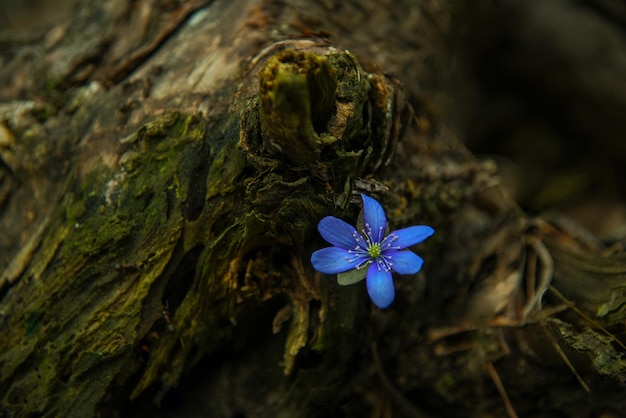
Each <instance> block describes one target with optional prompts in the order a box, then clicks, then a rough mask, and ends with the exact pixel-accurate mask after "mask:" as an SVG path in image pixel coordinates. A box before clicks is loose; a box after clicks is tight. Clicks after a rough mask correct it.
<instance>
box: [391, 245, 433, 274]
mask: <svg viewBox="0 0 626 418" xmlns="http://www.w3.org/2000/svg"><path fill="white" fill-rule="evenodd" d="M385 255H386V256H391V268H392V269H393V271H395V272H396V273H400V274H415V273H417V272H418V271H420V270H421V269H422V264H424V260H423V259H422V257H420V256H419V255H417V254H415V253H414V252H413V251H409V250H406V251H385Z"/></svg>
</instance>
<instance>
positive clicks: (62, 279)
mask: <svg viewBox="0 0 626 418" xmlns="http://www.w3.org/2000/svg"><path fill="white" fill-rule="evenodd" d="M548 3H549V4H550V5H551V6H552V7H553V9H550V10H551V12H553V13H557V14H558V15H559V16H565V17H564V18H571V19H572V22H577V20H576V19H579V18H580V16H589V13H592V12H591V11H593V13H594V14H593V19H596V20H593V19H591V18H589V17H587V19H591V20H585V19H583V21H585V22H588V21H592V22H596V23H595V24H596V25H599V26H598V27H600V28H602V29H601V30H603V31H605V32H603V33H606V37H607V38H606V39H613V40H615V39H616V38H615V33H617V32H619V30H620V26H619V22H621V21H622V20H620V18H619V16H622V18H623V10H622V14H621V15H620V14H619V5H617V3H615V4H613V3H611V2H610V1H605V2H582V3H584V4H583V5H579V4H578V3H575V4H574V2H571V3H570V2H566V1H560V2H559V1H551V2H546V4H548ZM70 4H71V7H68V10H72V12H71V13H69V14H67V15H64V16H62V17H59V18H58V19H56V20H55V21H53V22H52V23H46V24H42V25H38V26H35V27H29V28H26V29H23V30H15V31H11V30H5V31H3V32H0V36H1V37H0V48H1V49H0V52H1V55H0V60H1V62H0V63H1V69H0V82H1V83H2V85H3V88H2V89H1V90H0V99H1V100H2V103H1V104H0V231H2V233H1V234H0V251H1V252H0V272H1V275H0V298H1V299H0V333H1V337H2V338H0V396H1V405H2V413H3V414H4V416H7V417H35V416H46V417H48V416H50V417H52V416H69V417H86V416H162V417H175V416H211V417H288V416H300V417H317V416H336V417H361V416H375V417H378V416H380V417H383V416H409V417H423V416H450V417H456V416H477V417H479V416H506V415H507V414H508V416H511V417H512V416H534V417H536V416H590V415H591V416H619V414H620V413H621V411H624V410H626V400H625V398H624V396H623V390H624V387H623V385H624V381H625V379H626V360H625V358H624V353H625V352H626V347H625V346H624V343H623V341H624V340H625V338H626V335H625V334H626V333H625V329H624V327H625V324H626V256H625V255H624V252H623V249H622V244H623V241H620V240H621V239H623V235H622V236H619V237H617V238H616V237H612V238H611V239H610V240H609V239H608V238H607V239H605V240H601V239H599V238H597V237H595V236H593V235H590V234H588V233H586V232H584V231H583V230H582V229H579V228H576V227H572V226H571V225H570V224H568V223H566V222H564V221H562V220H561V219H560V218H558V217H554V216H553V217H550V218H548V217H547V216H542V217H531V216H529V215H527V214H526V213H525V212H524V211H523V210H522V209H520V206H518V204H516V203H515V201H514V199H512V198H511V194H510V193H509V189H508V188H506V187H504V186H503V185H502V182H501V178H500V177H499V176H498V172H497V168H496V165H495V164H494V163H493V161H491V160H479V159H477V158H475V157H474V156H473V155H472V154H471V153H470V152H469V151H468V150H467V149H466V148H465V146H464V145H463V144H462V143H461V142H460V141H459V140H458V139H457V138H456V136H455V135H454V134H452V133H451V131H450V130H449V129H448V124H450V125H453V126H456V127H457V129H458V131H459V132H461V133H462V135H465V132H467V136H468V137H469V142H470V143H479V142H480V139H481V138H487V139H489V138H492V137H493V135H494V134H493V132H497V128H498V125H497V124H496V125H494V124H491V123H490V122H489V121H490V120H491V119H489V118H488V117H487V116H488V115H487V112H483V113H480V112H479V111H474V110H471V111H470V109H471V108H473V106H471V104H472V103H493V102H497V101H492V102H490V101H489V94H493V92H494V91H503V90H501V89H499V88H493V85H491V84H490V82H491V81H493V80H497V79H496V78H495V77H490V76H489V75H485V72H484V71H481V68H482V67H481V64H480V63H481V62H482V61H481V60H479V59H476V57H480V56H481V53H484V52H485V51H491V52H490V53H491V54H492V51H493V49H491V48H492V47H493V45H494V44H493V43H490V42H484V41H482V42H478V40H480V39H482V38H487V39H492V38H490V36H493V35H494V34H501V33H503V31H502V30H498V29H496V28H494V27H495V26H498V25H497V24H494V23H493V22H500V21H501V19H500V18H502V16H508V17H510V16H515V18H511V21H512V22H514V23H515V24H518V25H520V26H521V27H531V28H532V27H533V26H532V24H536V25H537V26H538V27H541V28H547V27H550V25H545V24H543V25H542V24H541V19H539V18H538V16H541V13H540V12H541V10H537V9H535V8H534V7H532V6H528V5H525V3H524V2H521V3H520V2H515V1H510V2H503V4H505V5H507V6H506V7H505V6H502V5H500V6H494V5H493V4H492V2H489V1H481V2H476V3H475V4H474V3H472V4H473V7H472V8H467V9H466V8H464V7H462V6H458V5H456V2H446V1H435V0H432V1H430V0H423V1H420V2H414V1H408V0H407V1H388V2H386V1H383V2H381V1H367V0H361V1H350V2H344V1H322V2H310V1H305V0H296V1H290V2H275V1H262V0H240V1H232V2H231V1H226V0H224V1H221V0H215V1H191V2H186V3H179V2H169V1H139V2H105V3H103V4H98V3H96V2H88V1H76V2H74V3H70ZM541 7H547V6H541ZM615 8H617V9H616V10H614V9H615ZM555 10H556V11H557V12H555ZM519 11H522V12H523V13H516V12H519ZM609 11H611V13H609ZM514 12H515V13H514ZM600 12H602V13H600ZM603 13H604V14H603ZM598 16H599V17H598ZM606 16H614V20H610V19H607V18H606ZM503 21H504V20H503ZM483 22H489V23H491V24H493V26H494V27H491V26H490V25H484V24H483ZM529 22H530V23H529ZM531 23H532V24H531ZM473 25H476V26H473ZM524 25H525V26H524ZM563 27H564V26H561V28H563ZM565 27H566V26H565ZM595 28H596V26H594V25H591V29H589V28H588V29H589V30H591V33H593V34H596V32H594V30H595ZM516 33H517V32H514V31H511V33H510V36H509V37H508V38H505V39H506V40H507V41H508V43H505V44H506V45H507V46H509V47H510V46H511V45H517V46H518V48H517V49H518V50H519V51H520V53H521V54H523V53H524V52H528V51H529V49H525V48H524V47H520V46H519V45H531V44H532V45H534V44H535V43H534V42H531V41H529V40H528V39H529V37H531V36H530V35H529V37H524V36H519V35H516ZM534 33H535V32H533V34H534ZM555 33H556V32H555ZM467 39H471V40H472V42H470V43H465V42H466V41H467ZM550 39H551V40H552V41H553V43H550V42H546V45H548V46H549V45H554V50H556V51H561V52H562V55H561V57H562V58H563V60H564V61H566V62H569V63H571V62H574V64H572V66H573V68H574V69H573V70H572V72H571V73H570V76H571V77H570V78H567V77H565V78H562V79H561V78H558V77H555V79H553V78H550V77H552V75H551V74H552V73H551V72H550V71H543V70H542V69H541V68H539V69H537V68H532V66H530V67H531V68H530V69H528V68H526V69H524V67H523V66H518V65H516V63H517V62H518V61H516V59H514V58H512V57H511V56H510V55H508V54H507V53H506V52H504V53H502V54H500V55H497V56H496V55H493V54H492V55H493V56H496V57H497V59H495V60H494V66H493V67H491V66H489V69H490V70H493V69H494V68H500V66H501V67H502V68H506V66H507V65H511V66H513V67H514V68H515V69H519V71H518V72H515V71H509V72H506V74H509V75H511V74H512V75H511V77H513V78H514V79H515V80H519V79H523V80H526V83H527V84H528V85H531V86H534V87H535V88H536V89H537V90H535V91H532V90H531V91H530V92H529V91H525V94H526V96H524V97H526V98H537V97H538V98H539V99H538V100H539V101H543V102H542V103H548V99H543V97H544V96H545V97H547V98H549V100H552V101H553V103H554V104H553V105H552V106H557V107H558V110H555V111H554V113H553V114H554V115H555V116H554V119H551V120H556V121H558V123H560V125H559V126H565V127H569V128H571V129H572V130H574V131H576V132H579V133H581V132H582V133H581V134H580V137H579V139H578V140H580V141H583V142H584V141H585V140H588V142H589V148H592V145H593V144H596V142H594V141H591V140H590V139H589V138H591V137H594V138H595V136H598V137H601V138H603V139H604V142H602V144H603V145H602V146H598V147H597V148H598V149H600V150H603V149H604V150H606V149H608V150H610V151H609V152H611V153H613V154H614V158H616V161H620V159H622V158H624V155H623V147H622V146H623V142H620V141H612V140H611V139H610V138H609V137H610V136H611V135H614V136H615V135H618V134H620V133H621V134H622V135H623V133H624V131H625V130H626V128H623V127H622V125H621V124H623V119H622V118H620V117H619V115H621V114H622V113H620V112H617V110H616V113H615V114H614V115H613V116H611V114H608V115H607V114H606V112H602V111H598V110H597V108H598V107H593V106H591V105H590V104H593V103H599V105H598V106H600V108H606V109H614V108H615V106H618V107H619V106H621V107H619V108H620V109H621V108H622V107H624V106H623V105H622V104H623V103H624V100H625V97H626V94H620V91H619V90H615V88H611V87H610V86H613V85H614V84H617V85H619V84H620V81H619V80H620V79H619V77H617V76H615V74H620V73H621V74H623V72H620V71H621V63H622V61H621V60H620V57H622V56H623V55H624V54H625V53H626V52H625V51H626V47H624V45H623V44H620V43H617V42H618V41H614V42H616V43H613V44H611V43H610V42H609V44H610V45H612V48H609V51H610V54H611V56H613V57H615V60H614V61H613V62H612V63H613V64H614V65H606V66H603V68H604V69H605V74H606V77H604V78H602V80H604V81H605V82H606V84H601V85H600V86H599V87H598V86H597V84H593V83H592V84H590V85H589V87H588V90H584V91H583V94H584V92H585V91H588V92H592V93H595V94H596V95H595V96H593V97H594V100H595V101H594V100H592V101H584V100H580V101H570V100H567V97H568V96H567V94H568V91H569V90H568V86H571V85H572V84H576V83H578V80H580V79H582V80H587V78H586V77H585V76H586V74H587V72H586V71H587V70H586V69H585V67H584V64H587V63H588V60H586V59H583V58H581V55H580V54H577V53H576V52H571V51H567V50H566V49H565V48H564V47H563V45H568V44H567V43H564V42H561V43H559V39H560V38H559V37H558V36H557V35H552V36H550ZM524 42H528V44H525V43H524ZM620 42H621V41H620ZM459 45H465V46H466V48H464V49H463V53H462V54H455V51H458V50H459ZM476 45H480V46H479V47H478V46H476ZM546 50H547V51H548V52H546V54H547V55H550V56H552V57H554V56H557V57H558V55H556V54H550V53H549V52H550V48H549V47H546ZM563 51H564V52H563ZM582 51H583V52H584V51H585V50H584V49H583V50H582ZM570 52H571V53H570ZM522 56H523V55H522ZM582 56H583V57H584V53H583V54H582ZM567 57H576V58H577V59H580V63H582V64H580V65H578V64H575V62H576V61H575V60H574V59H570V60H567ZM457 60H458V61H457ZM522 61H523V62H527V61H525V60H522ZM530 61H531V62H534V61H532V60H530ZM539 61H541V62H544V61H545V60H543V61H542V60H537V62H539ZM456 62H462V63H463V65H462V67H463V70H462V71H461V70H456V71H454V70H453V69H452V68H453V67H454V66H453V64H454V63H456ZM555 62H558V60H557V59H556V58H555ZM546 65H548V66H549V65H556V64H554V63H548V64H546ZM466 68H470V69H474V70H476V71H477V72H476V73H472V72H471V71H465V69H466ZM520 68H521V69H520ZM550 68H552V67H550ZM454 74H457V75H456V76H455V75H454ZM459 74H462V75H459ZM487 74H488V73H487ZM542 74H544V75H543V76H542ZM545 74H548V76H546V75H545ZM516 77H517V78H516ZM533 77H535V78H533ZM503 78H505V77H503ZM449 79H454V80H457V82H459V84H460V85H464V86H465V85H473V84H474V83H469V82H468V80H473V81H477V83H480V84H479V87H473V88H467V87H463V88H458V90H456V93H458V96H456V95H455V93H454V91H453V90H451V89H452V88H453V87H450V86H454V84H447V85H446V86H447V90H446V89H444V88H443V86H444V84H443V81H444V80H449ZM537 80H539V81H537ZM542 83H543V84H542ZM496 84H497V83H496ZM504 84H507V83H504ZM512 84H514V83H512ZM500 87H501V86H500ZM481 89H482V90H481ZM550 89H552V90H550ZM546 90H547V91H548V92H547V93H546ZM607 90H610V91H613V92H614V94H608V93H606V91H607ZM508 91H509V93H510V92H511V91H510V90H508ZM518 93H519V92H518ZM533 94H534V95H533ZM511 96H514V97H515V98H516V99H515V100H510V103H514V104H515V105H516V106H519V103H520V102H521V101H520V100H518V99H519V97H520V95H519V94H511ZM456 97H460V98H463V101H465V102H466V103H467V104H468V105H467V106H466V107H464V106H463V105H451V103H452V100H453V99H455V98H456ZM607 97H608V98H607ZM529 100H530V99H529ZM585 106H588V107H585ZM437 107H438V108H439V109H441V110H440V111H435V110H433V109H435V108H437ZM547 107H550V106H547ZM512 108H513V109H518V108H516V107H515V106H513V107H512ZM509 109H510V108H509ZM568 112H571V113H575V114H577V115H584V116H586V117H587V118H586V119H585V118H583V117H582V116H580V117H576V118H570V117H566V116H565V115H567V114H568ZM513 113H514V114H515V115H519V113H515V112H513ZM451 115H456V116H451ZM464 115H465V116H464ZM467 115H471V119H472V120H475V119H477V120H481V118H483V119H482V120H483V122H484V123H482V124H481V126H482V127H483V128H484V131H483V133H481V132H480V131H479V130H474V129H469V128H467V127H466V126H467V120H468V119H466V117H467ZM503 119H504V120H508V121H511V120H513V121H515V120H519V119H516V118H515V117H510V114H509V115H508V117H506V118H503ZM485 120H486V122H485ZM607 121H608V122H607ZM494 126H495V127H494ZM464 127H465V128H464ZM600 128H602V129H603V130H602V131H601V132H598V129H600ZM477 129H478V128H477ZM564 129H565V128H564ZM485 132H487V133H485ZM516 134H517V135H519V136H521V137H523V138H525V139H527V140H528V141H529V143H531V144H536V142H534V141H535V140H534V139H532V138H531V135H527V136H523V135H522V134H520V133H519V131H518V132H516ZM585 135H587V136H585ZM622 137H623V136H622ZM528 138H530V139H528ZM552 139H554V138H552ZM550 143H552V142H550ZM476 146H477V147H478V148H480V146H485V145H484V144H478V145H476ZM598 152H601V151H598ZM622 161H623V160H622ZM621 170H622V169H621V168H620V169H618V170H617V171H618V172H621ZM521 171H522V172H523V171H524V170H521ZM566 178H567V180H568V182H567V184H570V183H571V182H572V181H574V180H571V181H570V177H567V176H566ZM600 180H602V177H601V176H600V178H599V180H598V181H600ZM528 183H529V185H528V187H529V189H528V190H536V188H537V187H541V186H537V185H536V182H535V181H534V179H533V178H529V180H528ZM512 184H514V183H512ZM533 187H534V188H535V189H533ZM619 187H623V185H621V186H619ZM619 187H617V189H619ZM512 189H513V190H514V191H517V192H518V193H517V194H515V196H516V197H520V198H521V199H522V203H523V204H524V206H525V207H530V208H533V209H536V208H537V207H539V208H544V207H547V206H548V205H549V203H551V202H554V201H551V200H550V198H551V197H552V196H553V194H551V193H550V189H549V188H546V189H547V190H544V191H543V192H544V194H545V196H546V199H544V200H543V201H541V202H540V204H538V203H537V202H536V201H532V200H529V199H524V196H525V195H524V193H520V192H519V190H518V188H515V187H513V188H512ZM553 189H555V190H557V189H558V185H557V186H553ZM360 192H365V193H368V194H371V195H373V196H375V197H377V198H378V199H379V200H380V201H381V203H382V204H383V206H384V207H385V209H386V211H387V216H388V218H389V221H390V223H392V227H393V228H400V227H403V226H408V225H412V224H428V225H432V226H434V227H435V229H436V231H437V233H436V235H435V236H434V237H433V238H432V239H430V240H429V241H428V242H427V243H426V244H424V245H421V246H420V247H419V250H420V255H421V256H422V257H423V258H424V259H425V260H426V264H425V268H424V270H423V272H421V273H419V274H418V275H416V277H402V278H397V280H396V285H397V300H396V301H395V302H394V304H393V305H392V307H391V308H390V309H388V310H385V311H380V310H378V309H376V308H375V307H374V306H373V305H371V304H370V302H369V300H368V298H367V295H366V292H365V288H364V286H363V285H362V284H359V285H354V286H347V287H341V286H339V285H338V284H337V283H336V282H335V280H334V278H330V277H326V276H323V275H321V274H319V273H317V272H315V271H314V270H313V269H312V267H311V265H310V262H309V257H310V254H311V252H312V251H313V250H315V249H318V248H320V247H321V246H324V245H325V244H324V243H323V242H322V240H321V238H320V237H319V236H318V234H317V231H316V225H317V222H318V221H319V219H321V218H322V217H323V216H326V215H334V216H338V217H341V218H344V219H346V220H348V221H351V222H353V221H355V220H356V217H357V214H358V212H359V205H358V194H359V193H360ZM556 202H557V203H561V202H562V200H558V199H556ZM621 226H622V227H623V225H621ZM618 238H619V239H618Z"/></svg>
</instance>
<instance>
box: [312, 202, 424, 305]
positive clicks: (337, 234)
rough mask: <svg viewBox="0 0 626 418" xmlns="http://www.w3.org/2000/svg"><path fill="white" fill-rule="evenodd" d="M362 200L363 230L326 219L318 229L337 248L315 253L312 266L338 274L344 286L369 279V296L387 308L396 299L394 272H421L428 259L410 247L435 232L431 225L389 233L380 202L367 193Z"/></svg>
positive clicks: (329, 218)
mask: <svg viewBox="0 0 626 418" xmlns="http://www.w3.org/2000/svg"><path fill="white" fill-rule="evenodd" d="M361 197H362V199H363V212H362V214H363V220H362V225H359V228H360V229H361V230H360V231H357V228H355V227H353V226H352V225H350V224H348V223H346V222H344V221H342V220H341V219H338V218H335V217H334V216H327V217H325V218H324V219H322V220H321V221H320V223H319V225H318V226H317V229H318V230H319V232H320V234H321V235H322V237H323V238H324V239H325V240H326V241H328V242H329V243H330V244H332V245H333V247H328V248H322V249H321V250H317V251H315V252H314V253H313V255H312V256H311V263H312V264H313V267H314V268H315V270H317V271H319V272H321V273H324V274H337V281H338V282H339V284H341V285H348V284H352V283H356V282H359V281H361V280H363V279H366V285H367V293H368V294H369V295H370V298H372V301H373V302H374V304H375V305H376V306H378V307H379V308H381V309H384V308H387V307H389V305H391V303H392V302H393V299H394V298H395V288H394V285H393V278H392V276H391V272H392V271H395V272H396V273H400V274H416V273H417V272H419V271H420V270H421V269H422V264H424V260H422V258H421V257H420V256H418V255H417V254H415V253H414V252H412V251H410V250H407V248H408V247H410V246H412V245H415V244H418V243H420V242H422V241H424V240H425V239H426V238H428V237H430V236H431V235H432V234H434V233H435V230H434V229H433V228H431V227H430V226H411V227H408V228H404V229H399V230H397V231H394V232H392V233H390V234H386V231H387V218H386V216H385V211H384V210H383V208H382V206H381V205H380V203H378V202H377V201H376V200H375V199H373V198H371V197H369V196H366V195H364V194H362V195H361ZM360 223H361V222H359V224H360Z"/></svg>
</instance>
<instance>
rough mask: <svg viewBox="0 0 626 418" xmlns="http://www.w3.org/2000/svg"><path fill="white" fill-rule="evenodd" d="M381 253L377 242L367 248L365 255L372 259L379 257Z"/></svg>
mask: <svg viewBox="0 0 626 418" xmlns="http://www.w3.org/2000/svg"><path fill="white" fill-rule="evenodd" d="M381 252H382V250H381V249H380V244H379V243H377V242H373V243H371V244H370V246H369V247H368V248H367V253H368V254H369V255H370V257H372V258H378V257H380V254H381Z"/></svg>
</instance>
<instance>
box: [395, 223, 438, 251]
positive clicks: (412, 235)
mask: <svg viewBox="0 0 626 418" xmlns="http://www.w3.org/2000/svg"><path fill="white" fill-rule="evenodd" d="M434 233H435V230H434V229H432V228H431V227H430V226H425V225H421V226H410V227H408V228H404V229H398V230H397V231H393V232H392V233H391V234H389V236H388V237H387V239H390V238H391V237H393V236H394V235H395V237H396V238H395V239H394V240H393V241H389V242H390V244H391V246H392V247H394V248H396V249H398V250H403V249H405V248H407V247H410V246H412V245H415V244H419V243H420V242H422V241H424V240H425V239H426V238H428V237H430V236H431V235H432V234H434Z"/></svg>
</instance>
